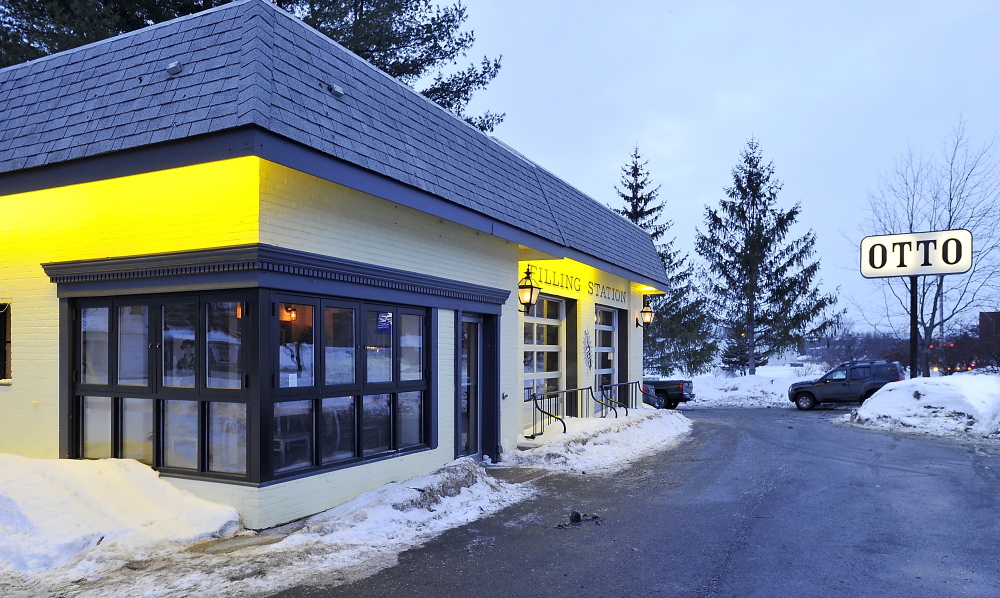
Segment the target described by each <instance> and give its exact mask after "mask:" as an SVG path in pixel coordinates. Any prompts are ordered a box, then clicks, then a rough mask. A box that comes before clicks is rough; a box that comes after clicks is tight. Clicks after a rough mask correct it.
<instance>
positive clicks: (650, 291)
mask: <svg viewBox="0 0 1000 598" xmlns="http://www.w3.org/2000/svg"><path fill="white" fill-rule="evenodd" d="M640 290H641V291H642V294H643V295H662V294H663V291H661V290H660V289H658V288H656V287H651V286H647V285H642V289H640Z"/></svg>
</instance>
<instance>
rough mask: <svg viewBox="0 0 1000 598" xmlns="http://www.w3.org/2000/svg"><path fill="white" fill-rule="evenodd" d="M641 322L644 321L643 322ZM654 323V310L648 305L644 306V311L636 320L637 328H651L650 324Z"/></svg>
mask: <svg viewBox="0 0 1000 598" xmlns="http://www.w3.org/2000/svg"><path fill="white" fill-rule="evenodd" d="M639 320H642V321H641V322H640V321H639ZM652 321H653V308H652V307H650V306H649V305H648V304H647V305H643V306H642V310H641V311H640V312H639V317H638V318H636V319H635V327H636V328H645V327H646V326H649V323H650V322H652Z"/></svg>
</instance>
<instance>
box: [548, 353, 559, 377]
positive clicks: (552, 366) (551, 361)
mask: <svg viewBox="0 0 1000 598" xmlns="http://www.w3.org/2000/svg"><path fill="white" fill-rule="evenodd" d="M545 371H546V372H558V371H559V353H558V352H557V351H548V352H546V353H545Z"/></svg>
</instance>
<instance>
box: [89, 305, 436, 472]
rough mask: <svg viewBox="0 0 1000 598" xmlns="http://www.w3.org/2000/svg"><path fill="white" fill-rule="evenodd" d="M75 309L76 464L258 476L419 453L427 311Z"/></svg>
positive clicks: (423, 442) (424, 424) (423, 436)
mask: <svg viewBox="0 0 1000 598" xmlns="http://www.w3.org/2000/svg"><path fill="white" fill-rule="evenodd" d="M257 297H260V298H261V302H262V303H261V304H262V305H264V306H265V308H264V309H260V310H252V309H251V301H250V300H251V299H252V298H257ZM74 313H75V317H74V321H76V322H77V324H76V327H75V331H74V339H75V340H74V353H73V355H74V357H73V359H74V361H73V363H74V364H75V365H74V389H73V396H74V399H73V400H74V403H73V405H74V407H73V409H74V413H75V414H76V415H75V417H76V425H75V426H74V428H75V432H74V434H75V441H74V447H75V448H74V454H75V456H78V457H83V458H109V457H115V458H130V459H136V460H139V461H141V462H143V463H147V464H149V465H152V466H154V467H157V468H160V469H162V470H165V471H167V472H168V473H169V472H174V473H175V474H177V475H198V476H208V477H222V478H225V477H239V478H243V479H246V478H247V477H248V476H251V471H250V470H251V469H252V467H251V465H250V464H251V463H260V467H258V468H257V469H258V470H259V471H260V473H259V474H252V475H253V476H254V478H253V479H267V478H270V477H273V476H278V477H281V476H285V475H300V474H301V473H302V472H307V471H312V470H321V469H322V468H324V467H339V466H343V465H345V464H350V463H354V462H362V461H364V460H365V459H369V458H382V457H385V456H391V455H394V454H396V453H399V452H402V451H410V450H417V449H420V448H423V447H426V446H427V435H428V432H427V429H428V426H430V423H429V420H428V396H427V394H428V389H429V380H428V372H427V366H428V358H427V351H428V350H429V347H430V346H431V343H430V339H429V332H428V321H429V319H428V311H427V310H426V309H420V308H412V307H405V306H397V305H382V304H378V305H376V304H369V303H363V302H358V301H345V300H340V299H334V298H332V297H317V296H298V295H295V296H292V295H286V294H279V293H275V292H271V291H266V290H261V291H252V292H246V293H225V292H219V293H213V294H204V295H163V296H152V297H131V298H127V299H126V298H121V299H116V298H112V299H80V300H77V302H76V305H75V311H74ZM251 334H252V336H251ZM318 347H321V348H322V349H321V350H320V351H317V348H318ZM257 363H262V364H271V365H269V366H263V367H260V368H257V367H251V364H257ZM258 370H263V371H258ZM253 381H256V382H253ZM251 391H252V392H251ZM251 426H257V428H256V429H258V430H260V432H259V433H255V434H252V433H250V429H251ZM255 437H257V438H260V439H261V440H260V442H259V443H258V444H257V446H249V445H248V442H249V439H251V438H255ZM253 455H258V457H257V458H256V460H252V459H253V457H252V456H253ZM258 476H259V478H258Z"/></svg>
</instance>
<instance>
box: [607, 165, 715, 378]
mask: <svg viewBox="0 0 1000 598" xmlns="http://www.w3.org/2000/svg"><path fill="white" fill-rule="evenodd" d="M646 164H647V162H645V161H643V160H642V155H641V154H640V153H639V148H638V147H636V148H634V149H633V150H632V154H631V155H630V156H629V162H628V163H627V164H626V165H625V166H623V167H622V178H621V188H618V187H615V191H616V192H617V193H618V197H620V198H621V199H622V201H623V202H624V204H625V207H624V208H623V209H615V211H616V212H618V213H619V214H621V215H622V216H624V217H625V218H628V219H629V220H631V221H632V222H634V223H635V224H637V225H639V226H640V227H641V228H642V229H643V230H645V231H646V232H648V233H649V236H650V237H652V239H653V242H654V243H656V249H657V252H658V253H659V255H660V260H661V261H662V262H663V268H664V270H665V271H666V273H667V279H668V280H669V281H670V282H669V285H668V286H667V288H665V289H663V291H664V294H663V295H654V296H651V297H650V298H649V300H648V301H649V305H650V307H652V308H653V311H654V312H655V313H656V316H655V317H654V318H653V321H652V323H651V324H649V325H648V326H646V329H645V330H644V331H643V337H644V339H643V347H644V349H645V350H644V352H643V366H644V368H645V369H646V370H647V371H652V372H658V373H661V374H667V373H669V372H671V371H673V370H684V371H687V372H698V371H701V370H703V369H705V367H706V366H707V365H708V364H709V363H711V361H712V358H713V357H714V356H715V353H716V351H717V350H718V346H717V344H716V343H715V342H714V341H713V340H712V339H711V322H710V318H709V316H708V313H707V312H706V300H705V298H704V297H703V296H702V295H701V293H700V292H699V290H698V289H697V287H696V286H695V284H694V269H693V267H692V266H691V265H690V264H689V263H688V256H687V255H681V253H680V251H679V250H677V249H676V248H675V247H674V241H675V239H671V240H669V241H667V242H665V243H659V242H658V241H660V240H661V239H662V238H663V236H664V235H665V234H666V233H667V232H668V231H669V230H670V227H671V226H673V222H672V221H669V220H668V221H666V222H663V223H661V222H659V217H660V214H661V212H662V211H663V209H664V207H665V204H664V203H663V202H660V201H658V200H657V196H658V195H659V192H660V187H659V186H657V187H655V188H650V180H649V172H648V170H647V169H646Z"/></svg>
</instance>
